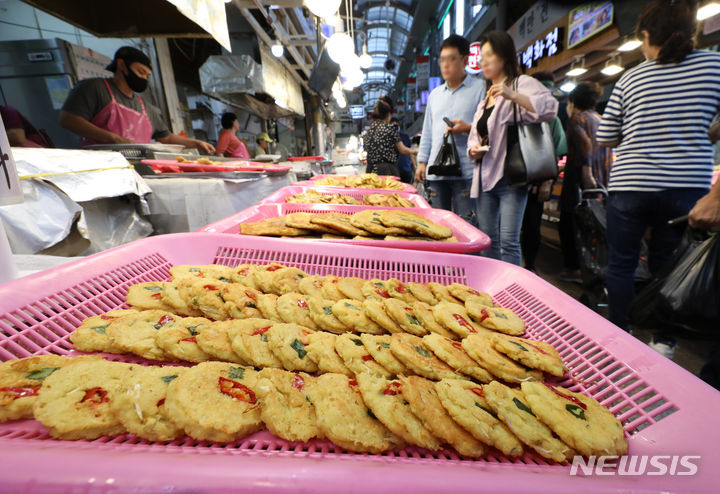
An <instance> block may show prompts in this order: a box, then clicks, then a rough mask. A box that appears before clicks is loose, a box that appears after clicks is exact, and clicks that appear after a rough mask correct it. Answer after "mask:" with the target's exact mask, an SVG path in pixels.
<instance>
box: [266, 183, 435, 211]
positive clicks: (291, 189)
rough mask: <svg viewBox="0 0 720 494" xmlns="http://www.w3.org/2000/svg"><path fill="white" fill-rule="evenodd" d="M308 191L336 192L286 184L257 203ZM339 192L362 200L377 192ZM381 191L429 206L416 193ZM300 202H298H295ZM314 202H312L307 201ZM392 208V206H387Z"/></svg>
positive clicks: (322, 188)
mask: <svg viewBox="0 0 720 494" xmlns="http://www.w3.org/2000/svg"><path fill="white" fill-rule="evenodd" d="M309 191H316V192H319V193H320V194H322V195H328V196H331V195H333V194H336V193H337V192H328V191H327V188H326V187H305V186H302V185H288V186H287V187H283V188H282V189H279V190H277V191H275V192H274V193H272V194H271V195H269V196H267V197H266V198H265V199H263V200H262V201H260V202H259V203H258V204H286V202H285V198H286V197H291V196H293V195H295V194H302V193H305V192H309ZM339 193H340V194H343V195H346V196H350V197H352V198H354V199H357V200H358V201H361V202H362V200H363V197H365V196H367V195H370V194H377V192H374V191H372V190H370V189H342V191H340V192H339ZM382 193H385V194H393V193H396V194H398V195H400V196H402V197H404V198H405V199H407V200H408V201H412V202H414V203H415V206H416V207H418V208H429V207H431V206H430V204H428V202H427V201H426V200H425V198H424V197H422V196H420V195H418V194H412V193H410V192H403V191H401V190H394V191H387V190H386V191H384V192H382ZM296 204H300V203H296ZM309 204H314V203H309ZM389 209H392V208H389Z"/></svg>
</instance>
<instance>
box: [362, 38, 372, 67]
mask: <svg viewBox="0 0 720 494" xmlns="http://www.w3.org/2000/svg"><path fill="white" fill-rule="evenodd" d="M372 62H373V58H372V55H370V54H369V53H368V51H367V43H365V44H364V45H363V52H362V55H360V68H361V69H369V68H370V66H371V65H372Z"/></svg>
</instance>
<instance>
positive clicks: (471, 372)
mask: <svg viewBox="0 0 720 494" xmlns="http://www.w3.org/2000/svg"><path fill="white" fill-rule="evenodd" d="M423 341H424V342H425V344H426V345H427V347H428V348H429V349H430V350H431V351H432V352H433V353H434V354H435V355H436V356H437V357H438V358H439V359H440V360H442V361H443V362H445V363H446V364H448V365H449V366H450V367H452V368H453V369H454V370H455V371H456V372H459V373H460V374H465V375H466V376H470V377H472V378H474V379H476V380H478V381H480V382H482V383H489V382H490V381H492V380H493V379H494V378H493V375H492V374H490V373H489V372H488V371H487V370H485V369H484V368H482V367H480V366H479V365H478V363H477V362H475V361H474V360H473V359H471V358H470V356H469V355H468V354H467V353H465V350H463V347H462V344H461V343H460V342H459V341H453V340H450V339H447V338H444V337H442V336H440V335H439V334H429V335H427V336H424V337H423Z"/></svg>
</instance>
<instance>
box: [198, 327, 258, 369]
mask: <svg viewBox="0 0 720 494" xmlns="http://www.w3.org/2000/svg"><path fill="white" fill-rule="evenodd" d="M237 322H238V321H217V322H214V323H212V324H211V325H210V326H209V327H208V328H205V329H203V330H202V331H200V332H199V333H198V334H197V336H195V339H196V340H197V344H198V346H199V347H200V349H201V350H202V351H203V352H205V353H207V354H208V355H210V356H211V357H212V358H211V360H220V361H222V362H234V363H236V364H244V365H247V364H249V362H246V361H245V359H243V358H241V357H240V356H239V355H238V354H237V353H235V351H234V350H233V346H232V341H231V340H230V328H232V327H233V326H234V325H235V324H236V323H237Z"/></svg>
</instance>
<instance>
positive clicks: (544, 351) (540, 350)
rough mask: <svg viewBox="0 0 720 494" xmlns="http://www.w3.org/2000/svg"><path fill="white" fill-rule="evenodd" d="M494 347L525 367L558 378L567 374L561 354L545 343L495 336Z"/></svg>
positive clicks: (493, 339)
mask: <svg viewBox="0 0 720 494" xmlns="http://www.w3.org/2000/svg"><path fill="white" fill-rule="evenodd" d="M491 341H492V345H493V348H495V350H497V351H498V352H500V353H502V354H504V355H506V356H508V357H510V358H511V359H513V360H515V361H516V362H520V363H521V364H522V365H524V366H525V367H530V368H531V369H539V370H541V371H545V372H547V373H548V374H551V375H553V376H556V377H562V376H564V375H565V372H567V367H565V364H563V361H562V358H561V357H560V354H559V353H558V351H557V350H556V349H555V347H554V346H552V345H550V344H548V343H545V342H544V341H533V340H527V339H525V338H516V337H513V336H506V335H501V334H496V335H493V337H492V339H491Z"/></svg>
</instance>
